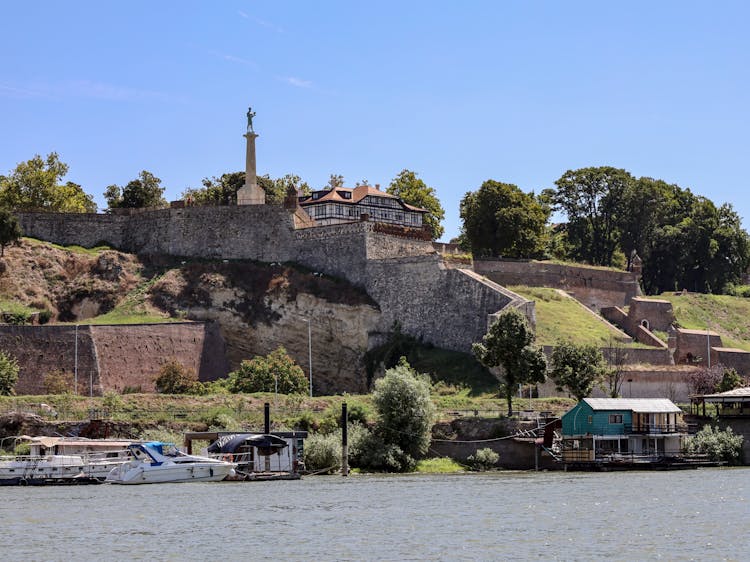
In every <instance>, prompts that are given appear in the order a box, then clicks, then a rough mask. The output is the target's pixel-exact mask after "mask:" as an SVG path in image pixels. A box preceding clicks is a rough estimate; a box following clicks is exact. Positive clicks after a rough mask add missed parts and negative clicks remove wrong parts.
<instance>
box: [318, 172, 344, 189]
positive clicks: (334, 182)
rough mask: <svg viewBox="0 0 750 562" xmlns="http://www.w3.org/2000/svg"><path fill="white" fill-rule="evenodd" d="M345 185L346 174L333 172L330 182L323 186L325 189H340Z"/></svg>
mask: <svg viewBox="0 0 750 562" xmlns="http://www.w3.org/2000/svg"><path fill="white" fill-rule="evenodd" d="M339 187H344V176H342V175H341V174H331V175H330V176H329V178H328V183H327V184H326V185H325V186H323V189H338V188H339Z"/></svg>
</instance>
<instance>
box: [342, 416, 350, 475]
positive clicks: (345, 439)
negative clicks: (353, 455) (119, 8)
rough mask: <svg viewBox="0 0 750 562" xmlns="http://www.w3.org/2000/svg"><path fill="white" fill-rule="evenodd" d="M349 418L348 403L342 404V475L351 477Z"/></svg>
mask: <svg viewBox="0 0 750 562" xmlns="http://www.w3.org/2000/svg"><path fill="white" fill-rule="evenodd" d="M348 422H349V416H348V415H347V413H346V402H343V403H342V404H341V475H342V476H349V436H348V435H347V433H348V429H349V428H348V427H347V426H348V425H349V423H348Z"/></svg>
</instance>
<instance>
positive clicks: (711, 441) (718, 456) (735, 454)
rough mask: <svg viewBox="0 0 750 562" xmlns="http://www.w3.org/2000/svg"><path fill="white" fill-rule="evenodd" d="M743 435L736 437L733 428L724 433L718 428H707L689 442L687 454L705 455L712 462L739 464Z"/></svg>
mask: <svg viewBox="0 0 750 562" xmlns="http://www.w3.org/2000/svg"><path fill="white" fill-rule="evenodd" d="M742 440H743V436H742V435H735V434H734V433H733V432H732V428H731V427H728V428H727V429H725V430H724V431H722V430H721V429H719V428H718V426H717V427H711V426H710V425H707V426H705V427H704V428H703V429H701V430H700V431H699V432H698V433H696V434H695V435H694V436H693V437H692V438H691V439H690V440H689V441H688V442H687V446H686V449H687V452H688V453H690V454H696V453H698V454H704V455H708V458H709V459H711V460H712V461H724V462H727V463H729V464H739V461H740V455H741V454H742Z"/></svg>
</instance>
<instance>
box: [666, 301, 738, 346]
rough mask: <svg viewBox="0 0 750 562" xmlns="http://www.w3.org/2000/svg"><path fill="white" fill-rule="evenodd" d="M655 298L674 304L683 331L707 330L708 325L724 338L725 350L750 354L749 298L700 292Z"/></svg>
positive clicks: (676, 316)
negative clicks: (733, 348)
mask: <svg viewBox="0 0 750 562" xmlns="http://www.w3.org/2000/svg"><path fill="white" fill-rule="evenodd" d="M653 298H659V299H663V300H668V301H669V302H671V303H672V307H673V308H674V314H675V318H676V319H677V322H678V323H679V324H680V326H682V327H683V328H688V329H692V330H705V329H706V326H707V325H708V327H709V328H710V329H711V330H712V331H714V332H716V333H718V334H720V335H721V340H722V342H723V344H724V346H725V347H736V348H739V349H745V350H747V351H750V299H745V298H741V297H730V296H726V295H701V294H698V293H689V294H686V295H682V294H675V293H664V294H662V295H659V296H658V297H653Z"/></svg>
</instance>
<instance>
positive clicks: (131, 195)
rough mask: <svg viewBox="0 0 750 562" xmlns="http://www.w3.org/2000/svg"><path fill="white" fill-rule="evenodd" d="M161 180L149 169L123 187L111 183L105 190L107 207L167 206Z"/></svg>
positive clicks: (138, 207)
mask: <svg viewBox="0 0 750 562" xmlns="http://www.w3.org/2000/svg"><path fill="white" fill-rule="evenodd" d="M163 194H164V188H163V187H161V180H160V179H159V178H157V177H156V176H155V175H154V174H152V173H151V172H149V171H147V170H143V171H141V173H140V174H138V177H137V178H136V179H134V180H131V181H129V182H128V184H127V185H126V186H125V187H123V188H121V187H120V186H119V185H110V186H108V187H107V189H106V191H105V192H104V198H105V199H106V200H107V207H108V208H109V209H110V210H111V209H140V208H144V207H166V205H167V201H166V200H165V199H164V197H163Z"/></svg>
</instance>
